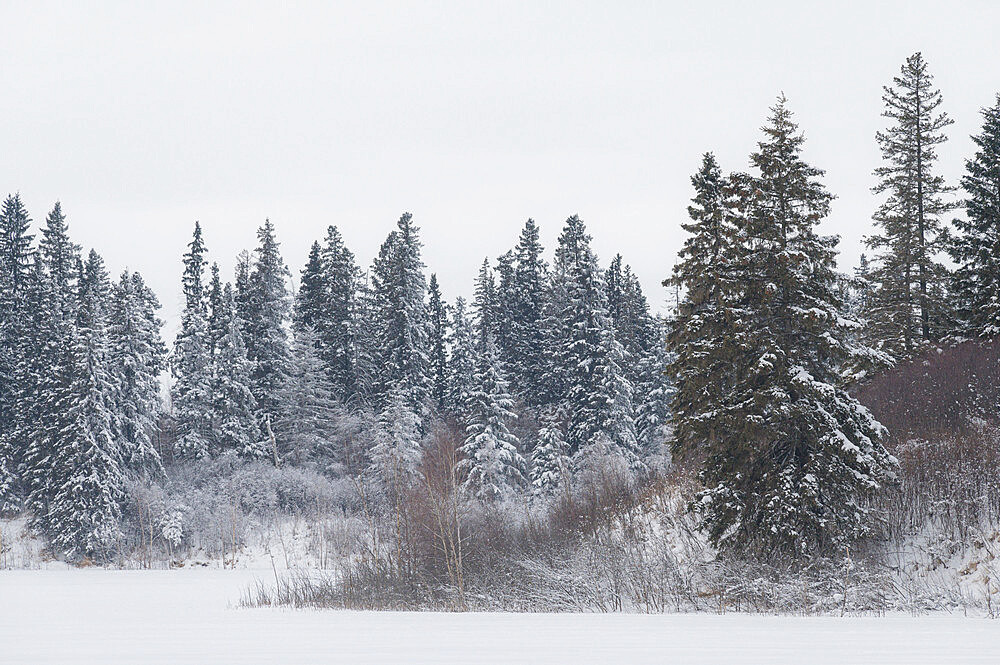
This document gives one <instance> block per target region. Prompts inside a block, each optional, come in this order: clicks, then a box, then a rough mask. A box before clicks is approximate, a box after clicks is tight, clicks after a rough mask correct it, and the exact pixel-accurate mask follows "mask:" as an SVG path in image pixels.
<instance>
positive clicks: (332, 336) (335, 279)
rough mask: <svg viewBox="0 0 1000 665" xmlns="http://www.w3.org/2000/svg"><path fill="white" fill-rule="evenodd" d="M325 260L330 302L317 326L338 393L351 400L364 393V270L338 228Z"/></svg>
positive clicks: (329, 230) (331, 232) (327, 245)
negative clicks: (361, 339)
mask: <svg viewBox="0 0 1000 665" xmlns="http://www.w3.org/2000/svg"><path fill="white" fill-rule="evenodd" d="M322 257H323V267H324V270H325V277H326V279H325V282H326V303H325V310H324V316H323V317H322V318H321V319H320V322H321V323H320V324H319V325H317V326H316V333H317V335H319V336H320V337H321V340H320V341H321V345H322V346H321V348H322V349H323V352H322V353H321V354H320V357H321V358H322V360H323V361H324V363H325V364H326V366H327V368H328V372H329V377H330V381H331V382H332V383H333V387H334V391H335V394H336V395H337V396H338V397H339V398H340V399H341V400H344V401H350V400H352V399H354V398H355V397H357V396H358V394H359V391H360V386H359V375H360V369H359V365H360V359H359V354H360V350H359V335H360V330H359V329H360V327H361V325H362V324H361V319H360V303H359V302H358V290H359V282H360V271H359V270H358V265H357V262H356V261H355V258H354V253H353V252H351V250H349V249H348V248H347V245H345V244H344V240H343V238H342V237H341V235H340V232H339V231H338V230H337V227H335V226H331V227H329V228H327V230H326V240H325V242H324V244H323V253H322Z"/></svg>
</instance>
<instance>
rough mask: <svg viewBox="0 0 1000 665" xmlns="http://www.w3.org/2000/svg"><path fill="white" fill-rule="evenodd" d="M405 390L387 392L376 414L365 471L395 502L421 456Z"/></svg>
mask: <svg viewBox="0 0 1000 665" xmlns="http://www.w3.org/2000/svg"><path fill="white" fill-rule="evenodd" d="M409 395H410V393H409V390H408V389H405V388H402V389H397V390H390V391H389V394H388V397H387V399H386V405H385V406H384V407H383V408H382V410H381V411H380V412H379V417H378V431H377V433H376V435H375V444H374V445H373V446H372V449H371V465H370V466H369V472H370V474H371V475H372V476H373V478H374V480H375V481H376V483H378V485H379V486H380V487H381V488H382V490H383V491H384V492H386V493H387V494H388V495H389V496H390V498H391V500H392V501H393V502H395V501H396V500H397V499H398V497H399V494H400V493H401V492H402V491H403V490H405V489H407V488H409V487H410V486H411V485H412V484H413V483H414V482H415V478H416V475H417V471H418V468H419V466H420V460H421V458H422V456H423V450H422V448H421V446H420V439H421V435H420V428H421V422H420V416H419V415H417V413H415V412H414V411H413V409H412V408H410V404H409Z"/></svg>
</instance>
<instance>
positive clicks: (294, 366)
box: [275, 326, 338, 466]
mask: <svg viewBox="0 0 1000 665" xmlns="http://www.w3.org/2000/svg"><path fill="white" fill-rule="evenodd" d="M280 397H281V400H280V401H281V417H280V418H279V419H278V421H277V423H276V427H275V434H276V438H277V442H278V453H279V455H280V456H281V459H282V461H289V462H291V463H292V464H295V465H298V466H302V465H306V464H311V463H315V462H319V461H320V460H319V457H320V456H321V454H322V453H323V450H324V448H325V446H326V443H327V442H328V441H329V440H330V439H331V437H332V434H333V426H334V419H335V417H336V415H337V412H338V411H337V400H336V398H335V396H334V392H333V386H332V384H331V383H330V380H329V379H328V378H327V375H326V372H325V371H324V367H323V362H322V361H321V360H320V359H319V355H318V354H317V352H316V333H315V332H314V331H313V330H312V329H311V328H308V327H305V326H302V327H300V328H298V329H297V330H296V331H295V337H294V339H293V341H292V352H291V357H290V362H289V369H288V376H287V378H286V380H285V385H284V386H282V389H281V392H280Z"/></svg>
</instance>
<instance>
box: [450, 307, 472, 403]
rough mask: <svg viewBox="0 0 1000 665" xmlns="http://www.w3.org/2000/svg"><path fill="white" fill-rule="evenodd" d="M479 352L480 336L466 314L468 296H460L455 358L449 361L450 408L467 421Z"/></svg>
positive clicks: (455, 310) (454, 329) (454, 315)
mask: <svg viewBox="0 0 1000 665" xmlns="http://www.w3.org/2000/svg"><path fill="white" fill-rule="evenodd" d="M478 357H479V354H478V353H477V351H476V335H475V332H474V331H473V328H472V323H471V322H470V321H469V317H468V315H467V314H466V313H465V299H464V298H456V299H455V306H454V307H453V308H452V319H451V357H450V358H449V360H448V392H447V395H446V399H445V401H446V403H447V410H448V411H449V412H450V413H451V414H452V415H454V416H458V417H459V418H462V419H463V420H464V419H465V418H466V417H467V416H468V414H469V413H470V411H471V399H472V392H473V390H474V380H473V377H474V376H475V372H476V366H477V364H478Z"/></svg>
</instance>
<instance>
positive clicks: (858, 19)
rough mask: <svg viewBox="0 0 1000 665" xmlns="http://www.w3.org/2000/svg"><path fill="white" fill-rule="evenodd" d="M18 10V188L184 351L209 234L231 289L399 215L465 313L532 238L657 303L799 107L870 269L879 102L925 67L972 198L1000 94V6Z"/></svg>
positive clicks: (915, 0) (954, 162) (851, 257)
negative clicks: (185, 283) (707, 178)
mask: <svg viewBox="0 0 1000 665" xmlns="http://www.w3.org/2000/svg"><path fill="white" fill-rule="evenodd" d="M158 4H159V8H154V7H151V6H150V5H153V3H136V2H122V3H111V2H103V3H98V2H75V3H68V2H67V3H60V4H47V3H42V2H9V1H7V0H0V18H2V21H3V24H4V26H5V27H4V30H3V35H2V37H0V119H2V130H0V189H2V190H3V192H2V193H6V192H15V191H20V193H21V196H22V198H23V199H24V201H25V203H26V204H27V205H28V207H29V210H30V212H31V214H32V217H33V218H34V220H35V221H36V223H40V222H41V221H42V220H43V219H44V217H45V215H46V213H47V211H48V210H49V209H50V208H51V206H52V204H53V202H54V201H56V200H57V199H58V200H60V201H61V202H62V204H63V210H64V211H65V212H66V214H67V216H68V219H69V223H70V231H71V234H72V235H73V237H74V239H75V240H76V241H78V242H80V243H82V244H84V245H85V246H86V247H91V246H93V247H96V248H97V249H98V251H100V252H101V254H103V256H104V257H105V259H106V261H107V263H108V266H109V267H110V268H111V270H112V271H114V272H115V273H118V272H120V271H121V270H122V269H123V268H125V267H126V266H127V267H128V268H130V269H133V270H138V271H140V272H142V273H143V275H144V276H145V277H146V279H147V281H148V282H149V283H150V284H151V285H152V286H153V288H154V289H155V290H156V292H157V293H158V295H159V296H160V299H161V301H162V302H163V305H164V311H163V316H164V318H165V319H167V321H168V327H167V330H166V333H167V335H168V337H171V338H172V335H173V330H174V328H175V326H176V321H177V318H178V313H179V308H180V275H181V254H182V253H183V252H184V249H185V245H186V243H187V242H188V241H189V239H190V233H191V229H192V226H193V224H194V221H195V220H200V221H201V223H202V225H203V228H204V232H205V239H206V242H207V245H208V248H209V252H210V257H211V259H213V260H218V261H219V263H220V265H221V266H222V268H223V271H224V274H225V275H227V276H229V277H231V272H232V266H233V263H234V261H233V259H234V256H235V255H236V253H237V252H238V251H239V250H241V249H244V248H251V247H252V246H253V245H254V243H255V230H256V228H257V226H258V225H259V224H260V223H261V222H263V220H264V218H265V217H270V218H271V219H272V220H273V221H274V222H275V224H276V225H277V228H278V232H279V239H280V241H281V242H282V248H283V253H284V256H285V258H286V260H287V262H288V264H289V267H290V268H291V270H292V272H293V274H295V275H296V276H297V275H298V272H299V271H300V269H301V267H302V265H303V263H304V261H305V256H306V252H307V251H308V247H309V244H310V243H311V242H312V241H313V240H314V239H317V238H320V237H322V236H323V235H324V230H325V228H326V226H327V225H329V224H336V225H337V226H338V227H339V228H340V229H341V232H342V233H343V235H344V237H345V238H346V241H347V243H348V245H349V246H350V247H351V249H352V250H353V251H354V252H355V253H356V254H357V256H358V258H359V261H360V263H361V264H362V265H363V266H367V265H368V264H369V262H370V261H371V259H372V257H373V256H374V254H375V253H376V251H377V250H378V246H379V244H380V243H381V242H382V240H383V239H384V237H385V235H386V234H387V233H388V232H389V231H390V229H391V228H392V227H393V224H394V223H395V221H396V220H397V219H398V217H399V215H400V214H401V213H402V212H404V211H410V212H412V213H413V215H414V219H415V221H416V222H417V224H418V225H419V226H420V228H421V229H422V234H423V240H424V243H425V254H424V257H425V261H426V263H427V264H428V267H429V270H430V271H433V272H437V273H438V276H439V278H440V280H441V282H442V286H443V288H444V290H445V293H446V295H447V296H449V297H453V296H455V295H468V294H470V292H471V290H472V280H473V278H474V276H475V274H476V272H477V268H478V266H479V264H480V263H481V262H482V259H483V257H485V256H487V255H489V256H490V257H495V256H496V255H497V254H499V253H501V252H502V251H504V250H505V249H507V248H509V247H511V246H512V245H513V244H514V242H515V241H516V238H517V234H518V232H519V230H520V228H521V226H522V225H523V223H524V221H525V219H527V218H528V217H533V218H534V219H535V220H537V221H538V222H539V224H540V225H541V228H542V240H543V241H544V243H545V245H546V247H547V248H548V249H549V251H550V252H551V249H552V246H553V244H554V242H555V239H556V237H557V236H558V233H559V229H560V227H561V225H562V222H563V221H564V220H565V218H566V217H568V216H569V215H571V214H574V213H577V214H579V215H580V216H581V217H583V219H584V220H585V221H586V222H587V225H588V227H589V229H590V231H591V233H592V234H593V236H594V244H595V248H596V250H597V252H598V255H599V256H600V258H601V261H602V263H603V264H605V265H606V264H607V262H608V261H609V260H610V259H611V257H612V256H613V254H614V253H615V252H618V251H620V252H621V253H622V254H623V255H624V257H625V260H626V261H627V262H629V263H631V264H632V266H633V267H634V269H635V270H636V271H637V272H638V274H639V276H640V278H641V279H642V282H643V285H644V287H645V288H646V290H647V294H648V295H649V298H650V301H651V302H652V303H653V304H654V305H658V306H659V305H661V304H662V303H663V302H664V299H665V296H666V294H665V293H664V290H663V288H662V287H660V286H659V283H660V280H662V279H663V277H664V276H666V275H667V274H668V272H669V270H670V267H671V265H672V263H673V260H674V256H675V254H676V251H677V249H678V247H679V246H680V244H681V242H682V240H683V235H682V232H681V229H680V226H679V225H680V222H682V221H684V220H685V214H686V213H685V208H686V206H687V203H688V199H689V198H690V196H691V189H690V182H689V177H690V175H691V173H692V172H693V171H694V170H695V169H696V168H697V166H698V164H699V161H700V157H701V154H702V153H703V152H705V151H706V150H712V151H714V152H715V153H716V155H717V156H718V158H719V160H720V162H721V164H722V167H723V169H724V170H727V171H729V170H737V169H746V168H747V161H748V160H747V155H748V154H749V152H750V151H751V149H753V147H754V146H755V142H756V141H757V140H758V138H759V135H760V132H759V129H758V128H759V127H760V126H761V124H762V123H763V121H764V118H765V117H766V115H767V111H768V107H769V106H770V105H771V104H772V103H773V102H774V99H775V97H776V96H777V95H778V93H779V92H780V91H784V93H785V94H786V95H787V96H788V99H789V103H790V106H791V108H792V110H793V111H794V112H795V114H796V117H797V119H798V121H799V123H800V125H801V127H802V129H803V130H804V132H805V133H806V136H807V139H808V140H807V144H806V157H807V159H808V160H810V161H811V162H812V163H813V165H815V166H817V167H819V168H823V169H826V171H827V178H826V182H827V185H828V187H829V188H830V190H831V191H832V192H833V193H834V194H836V195H837V197H838V198H837V200H836V201H835V202H834V207H833V213H832V215H831V216H830V218H829V220H828V222H827V223H826V230H827V232H833V233H838V234H840V235H841V236H842V237H843V242H842V245H841V249H842V256H841V264H842V266H843V267H849V266H851V265H853V264H855V263H856V261H857V257H858V254H859V253H860V247H861V244H860V243H861V238H862V236H863V235H864V234H865V233H868V232H869V231H870V221H869V220H870V216H871V213H872V211H873V210H874V208H875V206H876V204H877V202H876V199H875V198H874V197H873V196H872V195H871V194H870V191H869V189H870V187H871V186H872V184H873V183H874V179H873V177H872V175H871V173H872V169H874V168H875V167H876V166H878V164H879V153H878V149H877V146H876V144H875V138H874V135H875V131H876V130H877V129H879V128H881V127H882V126H883V120H882V118H881V117H880V113H881V111H882V102H881V99H880V97H881V94H882V85H884V84H887V83H888V82H889V81H890V80H891V77H892V76H893V75H894V74H896V73H897V72H898V70H899V66H900V65H901V64H902V62H903V60H904V59H905V58H906V56H908V55H910V54H911V53H913V52H914V51H917V50H921V51H923V53H924V56H925V58H926V59H927V60H928V62H929V63H930V69H931V72H932V73H933V74H934V75H935V77H936V83H937V85H938V86H939V87H940V88H941V90H942V92H943V93H944V100H945V104H944V108H945V110H946V111H947V112H948V113H949V114H950V115H951V116H952V118H954V120H955V124H954V125H953V126H952V127H951V128H950V129H949V135H950V136H951V141H950V142H949V143H948V144H947V145H945V146H944V147H942V148H941V150H940V155H941V159H940V165H939V168H940V170H941V172H942V173H943V174H944V175H945V176H946V177H947V178H948V180H949V181H951V182H952V183H954V182H956V181H957V178H958V176H959V175H960V173H961V170H962V163H963V162H962V160H963V159H964V157H966V156H967V155H968V154H969V153H970V150H971V141H970V140H969V138H968V137H969V134H970V133H973V132H975V131H977V129H978V127H979V123H980V117H979V115H978V110H979V109H980V108H982V107H984V106H986V105H990V104H992V103H993V101H994V99H995V95H996V93H997V92H998V91H1000V46H998V42H997V34H998V32H997V30H998V27H1000V2H990V1H982V2H973V1H968V2H940V0H939V1H937V2H924V1H920V0H909V1H907V2H883V3H878V2H858V3H848V2H836V3H834V2H829V3H823V5H822V6H820V4H819V3H810V2H804V1H802V0H798V1H795V2H769V3H768V2H700V3H699V2H683V3H680V2H679V3H669V2H665V1H664V2H610V1H609V2H603V3H597V2H581V1H579V0H578V1H577V2H567V3H565V4H561V3H554V2H538V1H537V0H535V1H531V2H523V3H515V2H509V1H507V2H491V3H486V2H484V3H471V2H461V3H459V2H455V3H409V2H407V3H375V2H363V3H362V2H359V3H357V4H355V5H354V6H353V7H351V6H348V4H347V3H342V2H335V3H334V2H325V3H316V4H307V3H290V2H282V3H277V2H275V3H267V4H265V3H251V2H234V3H231V4H229V3H212V2H191V3H185V2H169V3H158Z"/></svg>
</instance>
